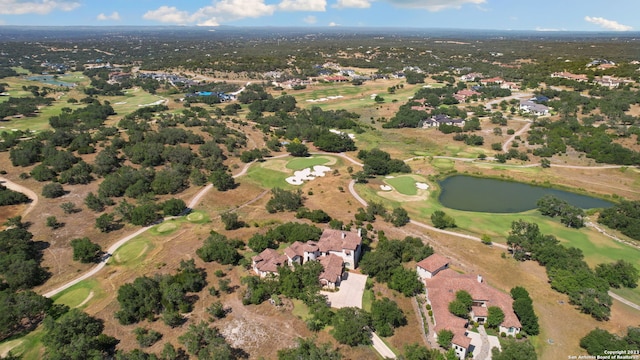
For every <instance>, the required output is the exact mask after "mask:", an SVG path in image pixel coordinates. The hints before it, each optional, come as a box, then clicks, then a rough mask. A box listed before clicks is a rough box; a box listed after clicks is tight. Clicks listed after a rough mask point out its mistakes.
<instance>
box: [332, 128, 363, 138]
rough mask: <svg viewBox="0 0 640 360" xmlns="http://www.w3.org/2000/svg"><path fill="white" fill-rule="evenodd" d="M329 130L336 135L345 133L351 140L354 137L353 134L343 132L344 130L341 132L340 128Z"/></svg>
mask: <svg viewBox="0 0 640 360" xmlns="http://www.w3.org/2000/svg"><path fill="white" fill-rule="evenodd" d="M329 132H332V133H334V134H338V135H347V136H348V137H349V139H351V140H353V139H355V138H356V136H355V135H354V134H347V133H344V132H342V131H340V130H336V129H331V130H329Z"/></svg>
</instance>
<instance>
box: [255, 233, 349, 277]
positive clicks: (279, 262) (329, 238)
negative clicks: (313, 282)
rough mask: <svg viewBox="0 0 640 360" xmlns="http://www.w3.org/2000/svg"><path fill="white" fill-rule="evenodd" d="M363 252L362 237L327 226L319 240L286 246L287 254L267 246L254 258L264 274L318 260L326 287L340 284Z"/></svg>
mask: <svg viewBox="0 0 640 360" xmlns="http://www.w3.org/2000/svg"><path fill="white" fill-rule="evenodd" d="M361 255H362V236H361V234H360V231H358V232H357V233H354V232H350V231H342V230H333V229H325V230H324V231H323V232H322V235H321V236H320V239H319V240H318V241H307V242H306V243H303V242H300V241H296V242H294V243H292V244H291V245H289V246H288V247H287V248H286V249H284V254H279V253H278V252H277V251H276V250H273V249H266V250H264V251H263V252H261V253H260V254H258V255H256V256H254V257H253V259H252V260H253V261H252V263H253V270H254V272H255V273H256V274H258V275H260V277H265V276H267V275H269V274H273V275H277V274H278V267H280V266H284V265H288V266H294V263H296V264H299V265H302V264H304V263H306V262H307V261H311V260H318V261H320V264H322V267H323V272H322V273H321V274H320V276H319V281H320V283H321V284H322V286H323V287H327V288H330V289H334V288H335V287H336V286H339V285H340V281H341V280H342V274H343V272H344V268H345V267H346V268H347V269H355V268H356V267H357V266H358V260H359V259H360V256H361Z"/></svg>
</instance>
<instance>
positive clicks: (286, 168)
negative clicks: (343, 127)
mask: <svg viewBox="0 0 640 360" xmlns="http://www.w3.org/2000/svg"><path fill="white" fill-rule="evenodd" d="M341 163H342V160H340V159H338V158H336V157H333V156H328V155H321V156H311V157H306V158H293V157H292V158H284V159H271V160H267V161H264V162H258V163H255V164H254V165H252V166H251V167H250V168H249V170H248V171H247V175H246V176H243V177H241V178H240V179H238V181H239V182H240V183H242V182H243V181H248V182H250V183H252V184H255V185H258V186H259V187H261V188H263V189H273V188H275V187H279V188H282V189H293V188H295V187H294V186H293V185H290V184H289V183H287V182H286V181H285V179H286V178H288V177H289V176H293V172H294V171H297V170H302V169H306V168H310V167H311V168H312V167H313V166H315V165H330V166H334V165H340V164H341ZM312 182H313V181H312Z"/></svg>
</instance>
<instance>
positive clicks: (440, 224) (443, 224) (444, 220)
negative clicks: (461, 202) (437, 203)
mask: <svg viewBox="0 0 640 360" xmlns="http://www.w3.org/2000/svg"><path fill="white" fill-rule="evenodd" d="M431 223H432V224H433V226H435V227H437V228H438V229H446V228H454V227H456V220H455V219H454V218H453V217H452V216H451V215H447V213H445V212H444V211H442V210H436V211H434V212H433V214H431Z"/></svg>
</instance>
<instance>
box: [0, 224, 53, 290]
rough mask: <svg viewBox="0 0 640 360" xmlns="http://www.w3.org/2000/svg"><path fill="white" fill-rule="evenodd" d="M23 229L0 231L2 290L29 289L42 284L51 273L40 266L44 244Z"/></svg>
mask: <svg viewBox="0 0 640 360" xmlns="http://www.w3.org/2000/svg"><path fill="white" fill-rule="evenodd" d="M32 239H33V234H31V233H30V232H28V231H27V230H25V229H24V228H21V227H13V228H9V229H6V230H3V231H0V289H2V288H5V287H8V288H10V289H29V288H31V287H34V286H37V285H40V284H42V283H43V282H44V281H45V280H46V279H47V278H48V276H49V273H48V272H47V271H46V270H45V269H44V268H42V267H41V266H40V261H41V260H42V248H43V247H42V244H38V242H36V241H33V240H32Z"/></svg>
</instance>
